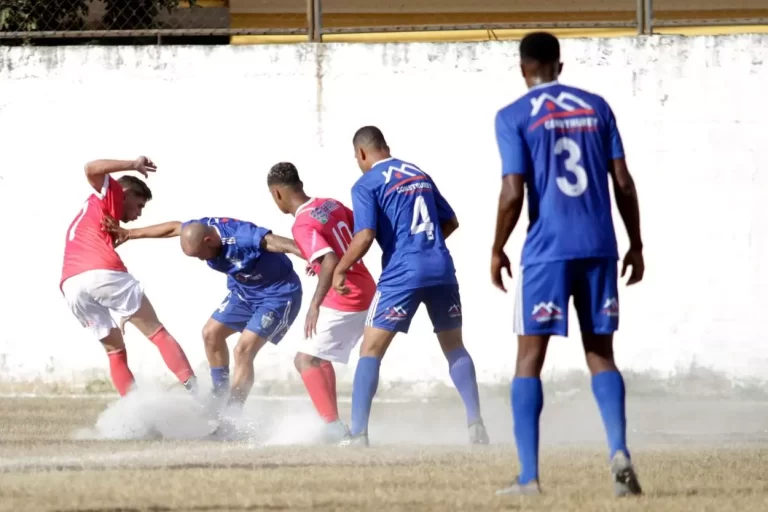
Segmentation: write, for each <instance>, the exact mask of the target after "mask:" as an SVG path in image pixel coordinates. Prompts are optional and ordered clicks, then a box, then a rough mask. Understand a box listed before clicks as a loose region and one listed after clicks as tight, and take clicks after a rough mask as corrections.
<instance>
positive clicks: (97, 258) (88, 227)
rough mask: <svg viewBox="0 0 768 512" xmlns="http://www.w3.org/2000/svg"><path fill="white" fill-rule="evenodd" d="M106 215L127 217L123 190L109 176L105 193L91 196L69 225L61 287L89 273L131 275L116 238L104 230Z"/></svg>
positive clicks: (96, 193) (100, 192) (105, 180)
mask: <svg viewBox="0 0 768 512" xmlns="http://www.w3.org/2000/svg"><path fill="white" fill-rule="evenodd" d="M105 213H106V214H108V215H110V216H111V217H112V218H114V219H115V220H118V221H119V220H120V219H121V218H122V216H123V188H122V187H121V186H120V184H119V183H118V182H117V181H116V180H114V179H112V178H110V177H109V176H105V177H104V185H103V186H102V187H101V191H99V192H94V193H93V194H91V195H90V197H88V200H87V201H86V202H85V204H84V205H83V208H82V210H80V213H78V214H77V216H76V217H75V218H74V220H73V221H72V223H71V224H70V225H69V229H68V230H67V241H66V245H65V246H64V265H63V268H62V270H61V281H60V282H59V287H61V285H62V284H63V283H64V281H66V280H67V279H69V278H70V277H72V276H75V275H77V274H82V273H83V272H87V271H88V270H97V269H103V270H117V271H121V272H128V269H127V268H125V265H124V264H123V260H121V259H120V256H119V255H118V254H117V252H115V248H114V246H113V245H112V235H110V234H109V233H107V232H106V231H102V229H101V220H102V219H103V218H104V214H105Z"/></svg>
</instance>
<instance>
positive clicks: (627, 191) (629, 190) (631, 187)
mask: <svg viewBox="0 0 768 512" xmlns="http://www.w3.org/2000/svg"><path fill="white" fill-rule="evenodd" d="M615 192H616V194H617V195H620V196H622V197H634V196H635V195H637V190H636V189H635V180H633V179H632V176H630V175H627V176H626V177H624V179H621V180H616V190H615Z"/></svg>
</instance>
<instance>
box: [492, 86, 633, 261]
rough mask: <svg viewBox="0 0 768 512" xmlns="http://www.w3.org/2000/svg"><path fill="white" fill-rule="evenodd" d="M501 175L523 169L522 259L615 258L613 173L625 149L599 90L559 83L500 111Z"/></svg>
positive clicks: (537, 89)
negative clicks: (610, 181)
mask: <svg viewBox="0 0 768 512" xmlns="http://www.w3.org/2000/svg"><path fill="white" fill-rule="evenodd" d="M496 139H497V143H498V146H499V152H500V153H501V160H502V176H508V175H510V174H522V175H523V176H524V177H525V183H526V188H527V189H528V217H529V220H530V225H529V227H528V235H527V237H526V240H525V245H524V247H523V254H522V264H523V265H531V264H534V263H545V262H549V261H562V260H573V259H581V258H618V251H617V247H616V232H615V230H614V227H613V218H612V215H611V194H610V191H609V184H608V173H609V170H610V167H609V166H610V165H611V160H615V159H619V158H624V148H623V145H622V142H621V136H620V135H619V129H618V127H617V126H616V119H615V117H614V115H613V112H612V110H611V107H610V106H609V105H608V103H607V102H606V101H605V100H604V99H603V98H602V97H600V96H598V95H596V94H592V93H589V92H586V91H583V90H581V89H577V88H575V87H568V86H566V85H562V84H560V83H558V82H551V83H547V84H541V85H539V86H536V87H533V88H531V89H530V90H529V91H528V93H527V94H525V95H524V96H523V97H521V98H520V99H518V100H517V101H515V102H514V103H512V104H511V105H508V106H506V107H504V108H503V109H501V110H500V111H499V112H498V114H497V115H496Z"/></svg>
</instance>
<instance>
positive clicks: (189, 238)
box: [180, 222, 206, 256]
mask: <svg viewBox="0 0 768 512" xmlns="http://www.w3.org/2000/svg"><path fill="white" fill-rule="evenodd" d="M205 228H206V226H204V225H202V224H200V223H199V222H190V223H189V224H185V225H184V227H183V228H182V229H181V235H180V236H181V250H182V251H184V254H186V255H187V256H194V255H195V254H197V253H198V252H199V251H200V248H201V247H202V245H203V239H204V238H205V233H206V229H205Z"/></svg>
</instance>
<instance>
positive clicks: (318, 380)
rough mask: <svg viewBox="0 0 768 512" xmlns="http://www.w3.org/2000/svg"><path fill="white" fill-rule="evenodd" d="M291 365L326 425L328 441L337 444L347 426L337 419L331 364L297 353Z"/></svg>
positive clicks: (346, 430) (346, 432) (334, 382)
mask: <svg viewBox="0 0 768 512" xmlns="http://www.w3.org/2000/svg"><path fill="white" fill-rule="evenodd" d="M293 364H294V365H295V366H296V370H297V371H298V372H299V375H301V379H302V380H303V381H304V386H306V388H307V392H308V393H309V397H310V398H311V399H312V404H313V405H314V406H315V409H316V410H317V413H318V414H319V415H320V417H321V418H322V419H323V421H324V422H325V424H326V434H327V437H328V441H329V442H331V441H333V442H338V441H339V439H342V438H344V437H345V436H346V435H347V434H348V433H349V431H348V429H347V426H346V425H344V423H343V422H342V421H341V420H340V419H339V407H338V403H337V400H336V371H335V370H334V368H333V363H331V362H330V361H326V360H325V359H321V358H319V357H316V356H313V355H310V354H305V353H303V352H298V353H297V354H296V357H294V358H293Z"/></svg>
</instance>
